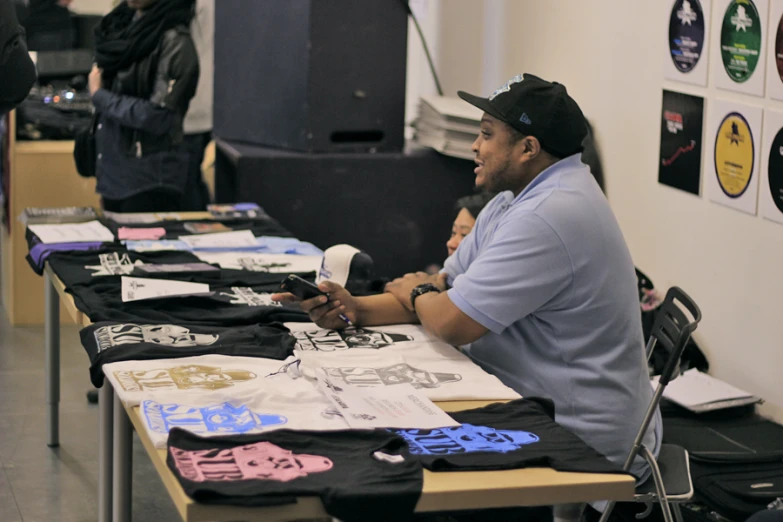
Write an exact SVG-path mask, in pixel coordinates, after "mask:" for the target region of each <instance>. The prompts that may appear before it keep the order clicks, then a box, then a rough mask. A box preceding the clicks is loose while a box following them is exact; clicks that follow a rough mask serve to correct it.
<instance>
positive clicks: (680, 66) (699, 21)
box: [669, 0, 704, 73]
mask: <svg viewBox="0 0 783 522" xmlns="http://www.w3.org/2000/svg"><path fill="white" fill-rule="evenodd" d="M702 47H704V13H703V11H702V9H701V4H700V3H699V0H676V1H675V2H674V6H672V14H671V18H669V51H670V55H671V58H672V61H673V62H674V66H675V67H677V70H679V71H680V72H683V73H686V72H689V71H690V70H691V69H693V68H694V67H696V64H697V63H698V62H699V58H701V50H702Z"/></svg>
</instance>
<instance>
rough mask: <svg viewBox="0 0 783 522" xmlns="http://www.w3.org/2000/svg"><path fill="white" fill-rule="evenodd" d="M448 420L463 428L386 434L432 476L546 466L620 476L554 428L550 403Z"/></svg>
mask: <svg viewBox="0 0 783 522" xmlns="http://www.w3.org/2000/svg"><path fill="white" fill-rule="evenodd" d="M449 415H451V417H452V418H453V419H454V420H455V421H457V422H459V423H461V424H462V426H458V427H455V428H440V429H435V430H398V429H393V430H390V431H391V432H393V433H396V434H398V435H400V436H402V437H403V438H404V439H405V440H406V441H407V442H408V445H409V446H410V451H411V454H412V455H414V456H416V458H418V459H419V460H420V461H421V463H422V464H423V465H424V467H425V468H427V469H430V470H433V471H477V470H492V469H514V468H529V467H551V468H554V469H556V470H558V471H581V472H586V473H623V472H622V470H621V469H620V467H619V466H617V465H615V464H613V463H611V462H609V460H608V459H607V458H606V457H604V456H603V455H601V454H600V453H598V451H596V450H595V449H593V448H591V447H590V446H588V445H587V444H586V443H585V442H584V441H583V440H582V439H580V438H579V437H577V436H576V435H574V434H573V433H572V432H570V431H569V430H567V429H566V428H564V427H563V426H561V425H559V424H557V423H556V422H555V421H554V420H553V419H554V415H555V410H554V404H553V403H552V401H551V400H549V399H539V398H530V399H518V400H515V401H511V402H508V403H495V404H490V405H489V406H485V407H483V408H476V409H474V410H465V411H460V412H453V413H449Z"/></svg>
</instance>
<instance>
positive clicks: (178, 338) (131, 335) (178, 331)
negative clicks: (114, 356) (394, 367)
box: [94, 324, 219, 352]
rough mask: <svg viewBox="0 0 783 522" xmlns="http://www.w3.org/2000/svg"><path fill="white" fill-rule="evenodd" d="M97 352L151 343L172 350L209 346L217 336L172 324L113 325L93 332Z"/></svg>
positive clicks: (215, 340)
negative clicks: (115, 347) (191, 330)
mask: <svg viewBox="0 0 783 522" xmlns="http://www.w3.org/2000/svg"><path fill="white" fill-rule="evenodd" d="M94 335H95V342H96V343H97V345H98V352H102V351H104V350H106V349H107V348H111V347H113V346H120V345H123V344H139V343H152V344H159V345H161V346H171V347H174V348H182V347H193V346H209V345H211V344H214V343H215V342H217V340H218V338H219V336H218V335H213V334H197V333H190V330H189V329H188V328H185V327H184V326H177V325H173V324H115V325H111V326H103V327H101V328H98V329H97V330H95V334H94Z"/></svg>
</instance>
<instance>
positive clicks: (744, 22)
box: [731, 5, 753, 33]
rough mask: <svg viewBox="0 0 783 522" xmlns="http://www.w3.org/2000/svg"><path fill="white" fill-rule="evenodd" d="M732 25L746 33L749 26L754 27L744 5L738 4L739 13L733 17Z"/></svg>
mask: <svg viewBox="0 0 783 522" xmlns="http://www.w3.org/2000/svg"><path fill="white" fill-rule="evenodd" d="M731 25H733V26H734V27H735V28H736V29H735V30H736V31H739V30H740V29H741V30H742V31H743V32H746V33H747V32H748V27H753V20H751V18H750V17H749V16H748V13H746V12H745V7H744V6H741V5H738V6H737V14H735V15H734V16H732V17H731Z"/></svg>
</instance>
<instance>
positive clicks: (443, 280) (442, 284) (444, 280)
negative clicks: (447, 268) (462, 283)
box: [435, 272, 449, 291]
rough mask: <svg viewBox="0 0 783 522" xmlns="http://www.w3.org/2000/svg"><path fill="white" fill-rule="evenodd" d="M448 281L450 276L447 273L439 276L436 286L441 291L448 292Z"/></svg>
mask: <svg viewBox="0 0 783 522" xmlns="http://www.w3.org/2000/svg"><path fill="white" fill-rule="evenodd" d="M448 279H449V274H447V273H446V272H443V273H441V274H438V278H437V279H436V280H435V286H437V287H438V288H440V290H441V291H443V290H446V287H448Z"/></svg>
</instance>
